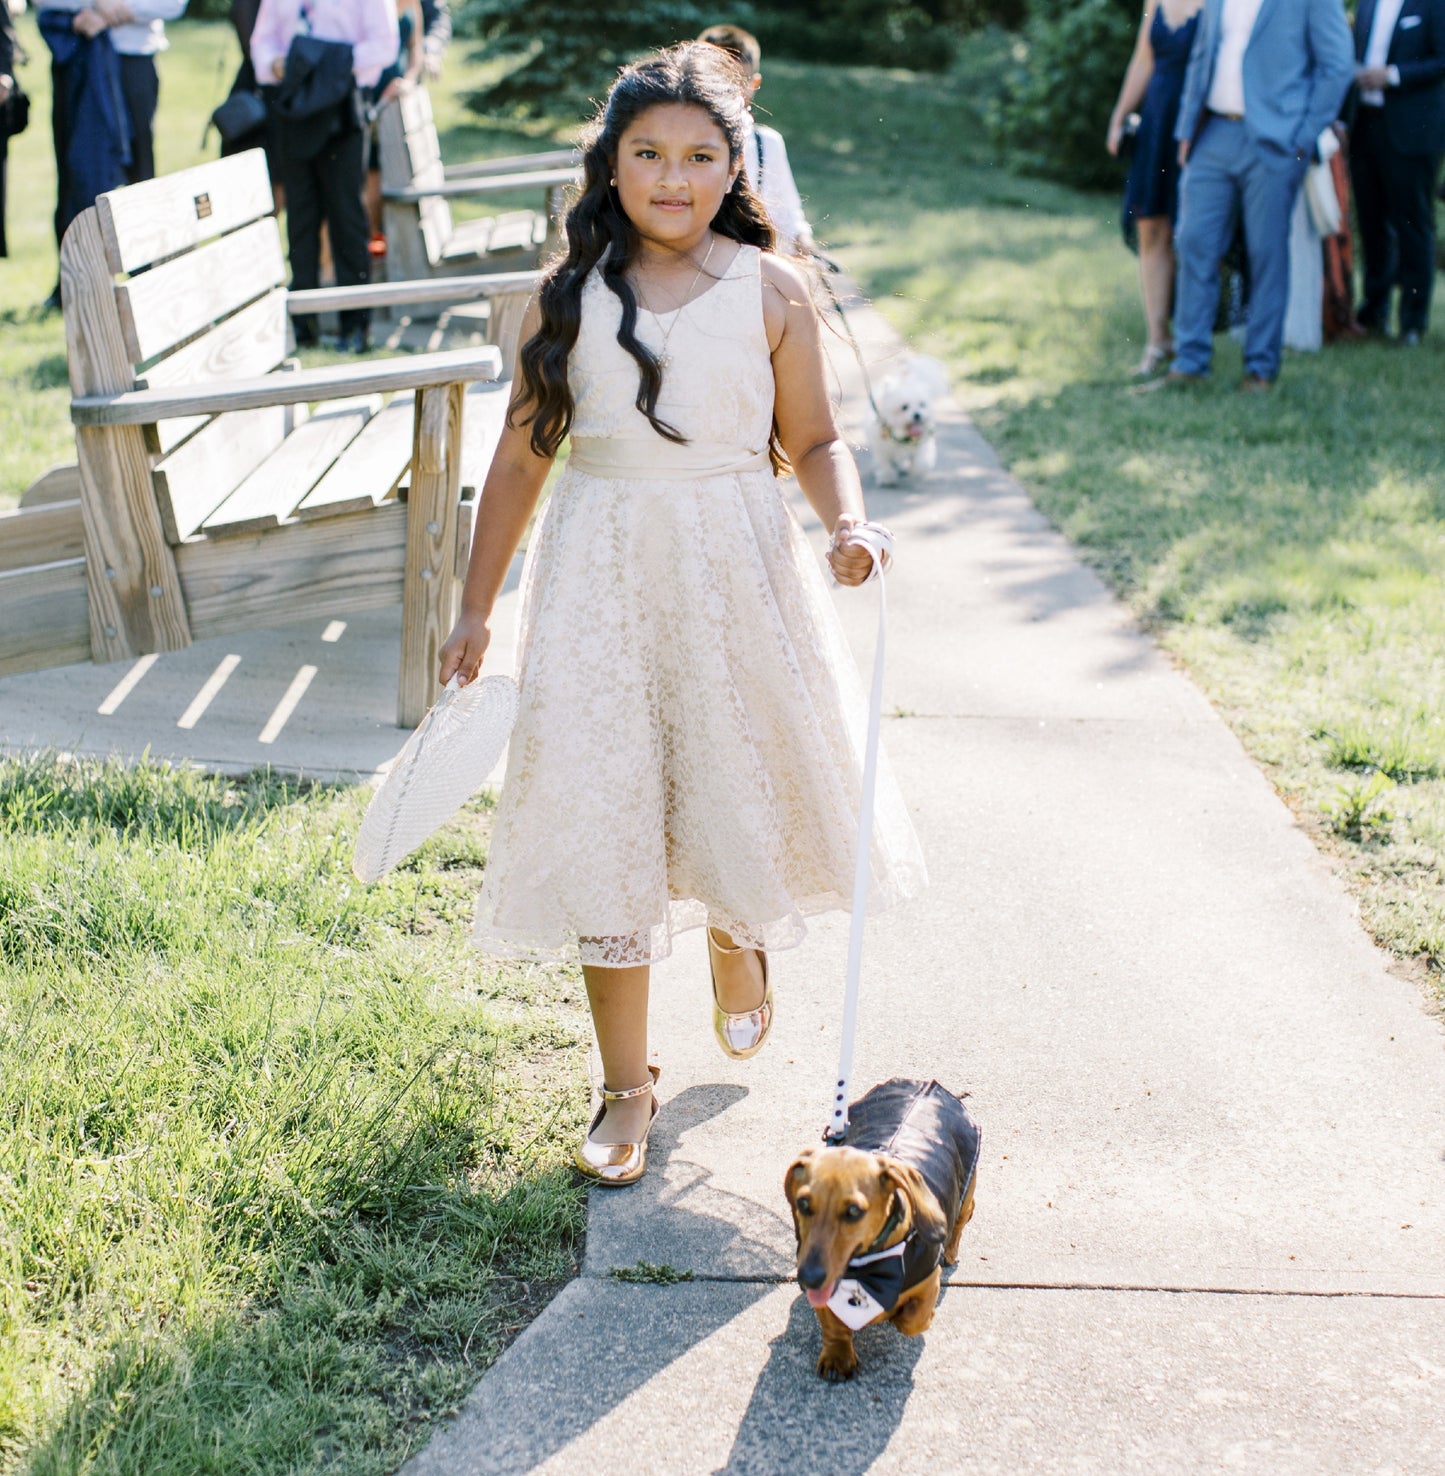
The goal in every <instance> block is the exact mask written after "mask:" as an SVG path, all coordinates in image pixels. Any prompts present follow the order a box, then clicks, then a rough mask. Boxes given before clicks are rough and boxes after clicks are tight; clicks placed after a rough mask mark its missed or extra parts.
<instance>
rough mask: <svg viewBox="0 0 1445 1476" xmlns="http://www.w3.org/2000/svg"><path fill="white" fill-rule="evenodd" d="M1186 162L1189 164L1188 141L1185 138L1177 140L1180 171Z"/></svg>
mask: <svg viewBox="0 0 1445 1476" xmlns="http://www.w3.org/2000/svg"><path fill="white" fill-rule="evenodd" d="M1188 162H1189V140H1188V139H1187V138H1181V139H1180V140H1179V167H1180V168H1181V169H1183V168H1184V166H1185V165H1186V164H1187V163H1188Z"/></svg>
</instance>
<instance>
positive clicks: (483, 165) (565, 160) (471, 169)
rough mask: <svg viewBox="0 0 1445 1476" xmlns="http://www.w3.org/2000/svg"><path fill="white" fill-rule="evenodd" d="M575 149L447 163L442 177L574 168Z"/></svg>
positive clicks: (576, 159)
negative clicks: (471, 162)
mask: <svg viewBox="0 0 1445 1476" xmlns="http://www.w3.org/2000/svg"><path fill="white" fill-rule="evenodd" d="M579 162H580V161H579V159H578V154H577V150H576V149H551V150H549V151H548V152H547V153H544V154H512V155H509V156H508V157H506V158H501V159H478V160H477V161H476V162H475V163H474V164H447V165H445V166H444V167H443V169H442V178H443V179H448V180H451V179H486V178H488V177H489V176H491V175H497V174H522V173H527V172H530V171H533V170H537V169H565V168H572V169H576V168H578V165H579Z"/></svg>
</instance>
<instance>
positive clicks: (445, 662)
mask: <svg viewBox="0 0 1445 1476" xmlns="http://www.w3.org/2000/svg"><path fill="white" fill-rule="evenodd" d="M491 643H492V632H491V630H490V629H489V628H488V626H487V622H486V619H485V617H484V616H481V615H476V614H473V613H472V612H471V611H468V610H463V611H462V613H461V614H460V615H459V616H458V617H457V623H456V624H455V625H454V626H453V627H452V633H451V634H450V635H449V636H448V637H447V638H446V640H445V641H443V642H442V649H441V669H440V672H439V674H438V678H437V679H438V680H439V681H440V682H441V684H442V686H446V684H447V683H448V682H449V681H451V679H452V678H453V677H454V676H456V675H457V674H458V673H460V675H461V679H462V686H464V687H466V686H470V684H471V683H472V682H474V681H476V679H477V672H478V671H480V670H481V665H482V657H483V656H485V655H486V654H487V647H488V646H490V645H491Z"/></svg>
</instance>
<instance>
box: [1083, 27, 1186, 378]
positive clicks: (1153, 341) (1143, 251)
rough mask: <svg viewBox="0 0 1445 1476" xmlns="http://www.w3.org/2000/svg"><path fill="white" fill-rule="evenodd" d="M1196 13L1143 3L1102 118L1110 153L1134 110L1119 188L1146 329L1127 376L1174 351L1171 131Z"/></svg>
mask: <svg viewBox="0 0 1445 1476" xmlns="http://www.w3.org/2000/svg"><path fill="white" fill-rule="evenodd" d="M1202 9H1203V4H1202V0H1148V3H1147V5H1146V6H1145V9H1144V19H1143V21H1142V22H1141V23H1140V26H1139V39H1138V41H1137V42H1135V45H1134V55H1133V56H1132V57H1131V58H1130V59H1129V69H1128V71H1126V72H1125V73H1124V85H1123V86H1122V87H1121V88H1120V89H1119V101H1118V102H1117V103H1115V104H1114V112H1113V115H1112V116H1111V117H1110V119H1109V134H1108V140H1107V144H1106V147H1107V148H1108V150H1109V152H1110V153H1111V154H1117V153H1118V152H1119V147H1120V145H1121V143H1122V142H1123V138H1124V127H1125V120H1126V119H1127V118H1128V116H1129V115H1130V114H1131V113H1132V112H1133V111H1134V110H1135V109H1136V108H1138V110H1139V127H1138V130H1137V132H1136V134H1135V136H1134V158H1133V162H1132V164H1131V165H1130V168H1129V182H1128V184H1127V185H1126V186H1125V187H1124V221H1125V226H1126V228H1127V227H1128V226H1129V225H1130V224H1132V225H1133V226H1134V228H1135V229H1136V230H1137V232H1138V237H1139V278H1140V284H1141V286H1142V288H1143V292H1144V317H1145V320H1146V322H1147V325H1148V341H1147V343H1146V344H1145V348H1144V357H1143V358H1142V359H1141V360H1140V361H1139V367H1138V369H1137V370H1136V371H1135V372H1136V373H1137V374H1140V375H1150V374H1155V373H1158V372H1159V371H1160V370H1161V369H1163V367H1164V366H1165V364H1166V363H1167V362H1168V360H1169V357H1170V355H1171V354H1172V353H1173V352H1174V344H1173V341H1172V335H1171V333H1170V329H1169V322H1170V318H1171V317H1172V315H1173V311H1174V216H1175V213H1176V211H1177V209H1178V202H1179V146H1178V144H1176V143H1175V141H1174V124H1175V122H1176V121H1177V119H1178V117H1179V97H1180V94H1181V93H1182V92H1183V90H1184V72H1185V68H1186V67H1187V66H1188V65H1189V49H1190V47H1191V46H1192V45H1193V44H1194V31H1195V27H1196V26H1197V25H1198V24H1199V12H1200V10H1202Z"/></svg>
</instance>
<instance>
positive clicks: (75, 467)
mask: <svg viewBox="0 0 1445 1476" xmlns="http://www.w3.org/2000/svg"><path fill="white" fill-rule="evenodd" d="M79 496H80V464H79V463H78V462H74V461H62V462H61V463H60V465H59V466H52V467H51V468H50V470H49V471H47V472H42V473H41V474H40V475H39V476H38V477H36V479H35V480H34V481H33V482H31V484H30V485H29V486H28V487H27V488H26V489H25V490H24V491H23V492H22V493H21V494H20V506H21V507H43V506H44V505H45V504H46V503H47V502H73V501H74V500H75V499H76V498H77V497H79Z"/></svg>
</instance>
